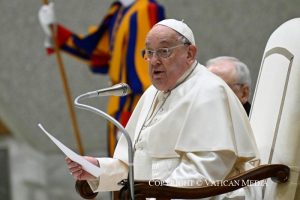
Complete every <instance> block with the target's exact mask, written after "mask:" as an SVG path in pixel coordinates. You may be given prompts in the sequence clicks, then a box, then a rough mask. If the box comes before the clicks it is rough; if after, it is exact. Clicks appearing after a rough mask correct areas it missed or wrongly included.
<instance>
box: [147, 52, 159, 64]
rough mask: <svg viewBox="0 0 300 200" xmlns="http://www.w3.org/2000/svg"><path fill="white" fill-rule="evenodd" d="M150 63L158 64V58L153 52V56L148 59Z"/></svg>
mask: <svg viewBox="0 0 300 200" xmlns="http://www.w3.org/2000/svg"><path fill="white" fill-rule="evenodd" d="M149 61H150V63H151V64H152V63H157V62H160V57H159V56H158V55H157V54H156V52H154V54H153V56H152V57H151V58H149Z"/></svg>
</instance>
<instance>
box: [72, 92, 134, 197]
mask: <svg viewBox="0 0 300 200" xmlns="http://www.w3.org/2000/svg"><path fill="white" fill-rule="evenodd" d="M90 97H91V95H90V93H89V92H88V93H85V94H82V95H79V96H78V97H76V99H75V100H74V104H75V106H76V107H77V108H81V109H84V110H88V111H91V112H93V113H96V114H98V115H100V116H101V117H104V118H105V119H107V120H108V121H110V122H111V123H113V124H114V125H115V126H116V127H117V128H118V129H119V130H120V131H121V132H122V133H123V134H124V136H125V138H126V140H127V145H128V168H129V175H128V179H129V189H130V196H131V199H132V200H134V174H133V154H134V152H133V148H132V141H131V138H130V136H129V133H128V132H127V131H126V129H125V128H124V127H123V126H122V124H120V122H118V121H117V120H116V119H115V118H113V117H112V116H110V115H108V114H107V113H105V112H103V111H101V110H99V109H97V108H95V107H92V106H89V105H86V104H82V103H79V100H82V99H86V98H90Z"/></svg>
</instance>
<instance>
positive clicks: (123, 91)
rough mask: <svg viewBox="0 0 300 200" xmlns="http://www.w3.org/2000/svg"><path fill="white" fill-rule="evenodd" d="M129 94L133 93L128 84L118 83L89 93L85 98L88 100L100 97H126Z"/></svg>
mask: <svg viewBox="0 0 300 200" xmlns="http://www.w3.org/2000/svg"><path fill="white" fill-rule="evenodd" d="M129 93H131V89H130V87H129V85H127V84H126V83H118V84H116V85H113V86H111V87H108V88H104V89H100V90H95V91H92V92H88V93H86V94H85V95H84V96H85V97H87V98H92V97H98V96H126V95H128V94H129Z"/></svg>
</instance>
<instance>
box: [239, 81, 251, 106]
mask: <svg viewBox="0 0 300 200" xmlns="http://www.w3.org/2000/svg"><path fill="white" fill-rule="evenodd" d="M241 89H242V91H241V92H242V96H241V102H242V104H244V103H246V102H247V101H248V99H249V96H250V87H249V86H248V85H243V86H242V88H241Z"/></svg>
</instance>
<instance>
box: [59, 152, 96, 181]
mask: <svg viewBox="0 0 300 200" xmlns="http://www.w3.org/2000/svg"><path fill="white" fill-rule="evenodd" d="M84 158H85V159H86V160H87V161H89V162H90V163H92V164H94V165H96V166H98V167H99V163H98V160H97V159H96V158H94V157H89V156H84ZM65 160H66V162H67V165H68V168H69V171H70V173H71V175H72V176H73V178H74V179H76V180H93V179H96V177H95V176H93V175H92V174H90V173H88V172H86V171H85V170H84V169H82V166H81V165H79V164H78V163H76V162H74V161H72V160H71V159H70V158H68V157H66V158H65Z"/></svg>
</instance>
